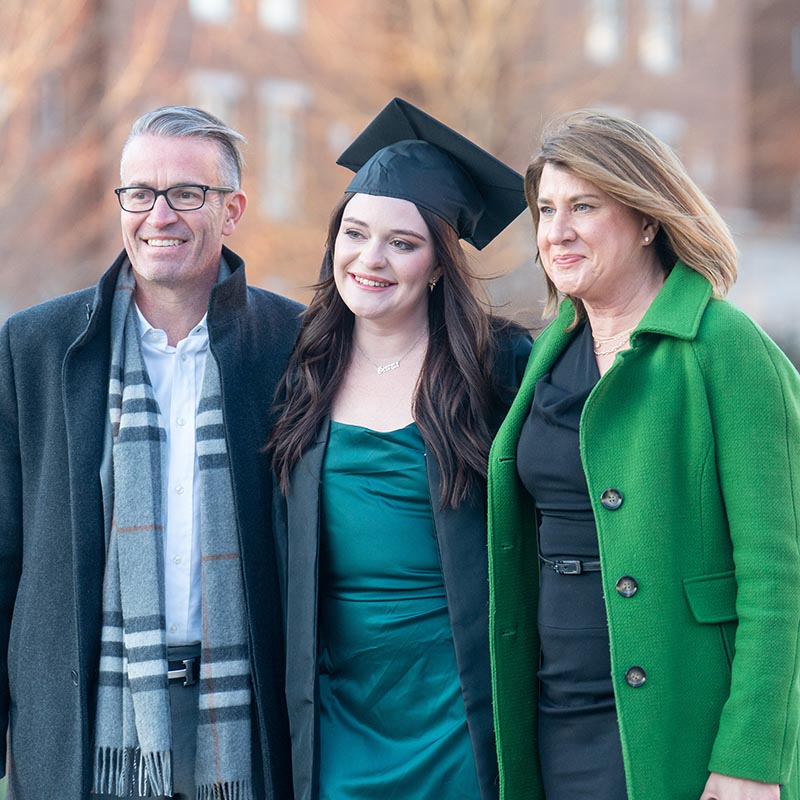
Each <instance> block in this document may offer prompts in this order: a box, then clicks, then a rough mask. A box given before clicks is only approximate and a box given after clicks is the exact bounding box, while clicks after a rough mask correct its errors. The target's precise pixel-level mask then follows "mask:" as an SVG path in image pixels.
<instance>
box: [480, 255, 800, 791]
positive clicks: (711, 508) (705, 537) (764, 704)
mask: <svg viewBox="0 0 800 800" xmlns="http://www.w3.org/2000/svg"><path fill="white" fill-rule="evenodd" d="M711 295H712V292H711V286H710V284H709V282H708V281H707V280H706V279H705V278H704V277H703V276H702V275H700V274H699V273H697V272H695V271H693V270H691V269H689V268H688V267H686V266H685V265H683V264H681V263H680V262H678V264H677V265H676V266H675V268H674V269H673V271H672V272H671V273H670V276H669V277H668V279H667V281H666V282H665V284H664V286H663V287H662V289H661V292H660V293H659V295H658V296H657V297H656V299H655V300H654V301H653V303H652V305H651V306H650V308H649V309H648V311H647V313H646V314H645V316H644V318H643V319H642V321H641V323H640V324H639V326H638V328H637V329H636V331H635V332H634V333H633V334H632V336H631V347H630V349H629V350H627V351H625V352H622V353H620V354H618V355H617V357H616V360H615V361H614V364H613V365H612V366H611V368H610V369H609V370H608V371H607V372H606V374H605V375H603V377H602V378H601V379H600V381H599V382H598V383H597V385H596V386H595V388H594V389H593V391H592V393H591V394H590V396H589V398H588V400H587V401H586V405H585V407H584V410H583V414H582V417H581V424H580V451H581V458H582V461H583V467H584V471H585V473H586V479H587V483H588V487H589V494H590V496H591V502H592V508H593V510H594V516H595V519H596V522H597V536H598V542H599V548H600V561H601V565H602V580H603V595H604V601H605V606H606V612H607V615H608V626H609V638H610V645H611V669H612V681H613V686H614V694H615V697H616V703H617V715H618V720H619V728H620V737H621V740H622V753H623V758H624V762H625V775H626V779H627V783H628V798H629V800H698V798H699V797H700V794H701V793H702V790H703V787H704V785H705V782H706V780H707V778H708V774H709V771H714V772H719V773H723V774H727V775H734V776H738V777H745V778H750V779H753V780H758V781H765V782H769V783H782V784H785V786H784V789H783V792H782V794H781V797H782V798H785V800H798V798H800V767H799V766H798V748H797V737H798V722H799V712H800V687H799V686H798V668H799V666H800V522H799V520H798V516H799V515H800V376H798V374H797V371H796V370H795V369H794V367H792V365H791V364H790V362H789V361H788V359H787V358H786V357H785V356H784V355H783V353H781V351H780V350H779V349H778V348H777V347H776V345H775V344H774V343H773V342H772V341H771V340H770V339H769V338H768V337H767V336H766V334H765V333H764V332H763V331H762V330H760V329H759V328H758V326H757V325H756V324H755V323H754V322H752V321H751V320H750V319H749V318H748V317H747V316H746V315H745V314H743V313H742V312H741V311H738V310H737V309H735V308H734V307H733V306H731V305H729V304H728V303H726V302H725V301H723V300H719V299H714V298H712V296H711ZM574 315H575V310H574V307H573V306H572V304H571V302H570V301H568V300H567V301H565V302H564V303H562V305H561V308H560V312H559V315H558V317H557V318H556V320H555V321H554V322H553V323H552V324H551V325H549V326H548V327H547V329H546V330H545V331H544V332H543V333H542V334H541V336H540V337H539V338H538V339H537V341H536V343H535V345H534V349H533V353H532V355H531V358H530V361H529V363H528V368H527V371H526V374H525V378H524V380H523V384H522V387H521V389H520V391H519V394H518V396H517V399H516V401H515V403H514V405H513V407H512V408H511V411H510V412H509V414H508V417H507V419H506V421H505V423H504V425H503V426H502V428H501V429H500V431H499V433H498V435H497V438H496V440H495V442H494V445H493V447H492V451H491V456H490V462H489V579H490V617H491V618H490V638H491V642H490V643H491V655H492V681H493V693H494V714H495V726H496V735H497V747H498V756H499V765H500V782H501V797H502V798H505V800H533V799H534V798H543V797H544V793H543V791H542V785H541V777H540V771H539V766H538V757H537V742H536V705H537V702H536V695H537V678H536V670H537V664H538V640H537V630H536V604H537V595H538V555H537V535H536V522H535V509H534V506H533V503H532V501H531V499H530V497H529V495H528V494H527V493H526V491H525V489H524V487H523V486H522V484H521V483H520V481H519V478H518V476H517V442H518V440H519V435H520V430H521V428H522V426H523V423H524V421H525V419H526V417H527V415H528V412H529V409H530V406H531V401H532V398H533V393H534V386H535V384H536V382H537V381H538V380H539V378H541V377H542V376H543V375H545V374H546V373H547V372H548V371H549V370H550V368H551V366H552V365H553V362H554V361H555V360H556V358H557V357H558V355H559V354H560V353H561V352H562V351H563V350H564V348H565V346H566V345H567V343H568V342H569V340H570V338H571V337H572V336H573V335H574V334H573V333H570V332H566V328H567V327H568V326H569V325H570V323H571V322H572V321H573V319H574ZM609 488H613V489H616V490H618V492H619V493H621V495H622V498H623V501H622V504H621V505H619V507H618V508H613V507H609V508H606V507H604V505H603V504H602V502H601V496H602V495H603V492H604V491H605V490H606V489H609ZM606 497H607V496H606ZM607 505H609V506H613V505H614V504H613V503H607ZM623 576H630V577H633V578H634V579H635V581H636V582H637V584H638V591H637V592H636V593H635V594H634V595H633V596H631V597H625V596H623V595H622V594H621V593H620V592H618V591H617V589H616V585H617V581H618V580H619V579H620V578H621V577H623ZM566 580H570V578H566ZM578 580H579V578H578ZM631 667H639V668H641V670H643V671H644V673H645V674H646V681H645V682H644V684H643V685H641V686H638V687H634V686H631V685H629V683H628V681H627V680H626V675H628V677H632V674H631V673H629V672H628V671H629V670H630V668H631ZM632 682H634V683H635V681H632Z"/></svg>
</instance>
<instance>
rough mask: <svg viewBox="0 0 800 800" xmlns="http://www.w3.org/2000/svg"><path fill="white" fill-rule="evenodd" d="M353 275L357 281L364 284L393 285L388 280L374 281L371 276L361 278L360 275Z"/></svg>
mask: <svg viewBox="0 0 800 800" xmlns="http://www.w3.org/2000/svg"><path fill="white" fill-rule="evenodd" d="M353 277H354V278H355V279H356V283H360V284H362V285H364V286H391V285H392V284H391V283H388V282H386V281H372V280H370V279H369V278H361V277H360V276H358V275H353Z"/></svg>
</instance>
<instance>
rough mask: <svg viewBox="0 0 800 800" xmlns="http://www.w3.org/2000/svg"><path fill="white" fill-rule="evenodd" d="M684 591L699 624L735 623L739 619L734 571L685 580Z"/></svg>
mask: <svg viewBox="0 0 800 800" xmlns="http://www.w3.org/2000/svg"><path fill="white" fill-rule="evenodd" d="M683 589H684V591H685V592H686V599H687V600H688V601H689V608H691V609H692V613H693V614H694V618H695V619H696V620H697V621H698V622H708V623H715V622H733V621H735V620H737V619H738V615H737V614H736V576H735V574H734V571H733V570H729V571H728V572H717V573H714V574H712V575H698V576H697V577H695V578H685V579H684V581H683Z"/></svg>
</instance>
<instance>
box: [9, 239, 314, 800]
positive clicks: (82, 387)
mask: <svg viewBox="0 0 800 800" xmlns="http://www.w3.org/2000/svg"><path fill="white" fill-rule="evenodd" d="M223 254H224V257H225V259H226V260H227V262H228V264H229V266H230V267H231V270H232V275H231V276H230V277H229V278H228V279H227V280H225V281H224V282H222V283H220V284H219V285H218V286H216V287H215V289H214V291H213V292H212V295H211V300H210V303H209V310H208V328H209V340H210V349H211V352H212V353H213V354H214V356H215V357H216V358H217V360H218V362H219V365H220V373H221V381H222V402H223V408H224V416H225V425H226V435H227V440H228V450H229V453H230V457H231V468H232V472H233V487H234V499H235V504H236V522H237V526H238V530H239V538H240V545H241V552H242V561H243V564H244V587H245V600H246V605H247V615H248V620H249V628H250V645H251V656H250V658H251V671H252V677H253V685H254V695H255V708H256V716H257V720H256V721H257V727H258V732H259V736H258V742H257V743H258V745H259V746H260V751H261V755H262V760H263V765H264V775H265V784H266V791H267V797H268V798H270V800H271V799H272V798H276V800H285V798H287V797H291V791H292V790H291V766H290V755H289V741H288V728H287V720H286V708H285V703H284V698H283V691H282V688H283V633H282V619H281V613H280V600H279V596H278V589H277V587H278V583H277V575H276V562H275V549H274V544H273V538H272V531H271V525H270V520H271V518H272V513H271V502H272V499H271V480H270V477H269V468H268V462H267V459H266V457H265V456H264V455H263V453H262V451H261V448H262V446H263V444H264V442H265V441H266V439H267V434H268V430H269V426H270V419H269V406H270V403H271V401H272V398H273V395H274V391H275V387H276V384H277V382H278V380H279V378H280V376H281V374H282V372H283V370H284V369H285V366H286V361H287V359H288V356H289V353H290V352H291V349H292V347H293V345H294V340H295V337H296V335H297V330H298V328H299V320H298V315H299V312H300V311H301V306H299V304H297V303H294V302H293V301H291V300H288V299H286V298H283V297H280V296H278V295H275V294H272V293H270V292H266V291H263V290H261V289H255V288H252V287H248V286H247V285H246V282H245V273H244V264H243V262H242V260H241V259H240V258H239V257H238V256H237V255H236V254H235V253H233V252H231V251H230V250H228V249H227V248H224V249H223ZM126 258H127V257H126V256H125V253H122V254H120V256H119V257H118V258H117V260H116V261H115V263H114V264H113V266H112V267H111V268H110V269H109V270H108V272H107V273H106V274H105V275H104V276H103V277H102V279H101V280H100V282H99V283H98V285H97V287H96V288H95V289H94V290H93V289H87V290H83V291H80V292H76V293H74V294H71V295H67V296H65V297H61V298H58V299H56V300H52V301H50V302H47V303H44V304H42V305H40V306H36V307H34V308H32V309H29V310H27V311H23V312H21V313H19V314H16V315H14V316H12V317H11V318H10V319H9V320H8V321H7V322H6V324H5V325H4V326H3V328H2V330H0V648H2V649H1V650H0V652H1V653H2V657H0V748H1V751H2V754H5V744H6V731H7V730H8V731H9V742H8V743H9V752H8V761H7V766H8V772H9V790H10V792H9V794H10V797H13V798H16V800H53V798H56V797H57V798H59V800H86V798H87V797H88V796H89V789H90V787H91V779H92V775H91V765H92V757H91V755H92V729H93V725H94V702H95V691H96V686H95V679H96V674H97V669H98V663H99V657H100V628H101V598H102V587H103V570H104V566H105V531H104V523H103V508H102V498H101V490H100V461H101V455H102V452H103V435H104V427H105V415H106V413H107V411H106V409H107V402H108V397H107V395H108V379H109V357H110V353H109V324H110V310H111V297H112V295H113V292H114V287H115V284H116V278H117V274H118V272H119V269H120V267H121V266H122V264H123V263H124V262H125V260H126ZM4 763H6V760H5V758H3V759H2V762H0V767H2V766H3V764H4Z"/></svg>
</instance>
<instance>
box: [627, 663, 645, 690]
mask: <svg viewBox="0 0 800 800" xmlns="http://www.w3.org/2000/svg"><path fill="white" fill-rule="evenodd" d="M646 680H647V673H646V672H645V671H644V670H643V669H642V668H641V667H630V669H628V671H627V672H626V673H625V682H626V683H627V684H628V686H631V687H632V688H634V689H638V688H639V687H640V686H644V684H645V681H646Z"/></svg>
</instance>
